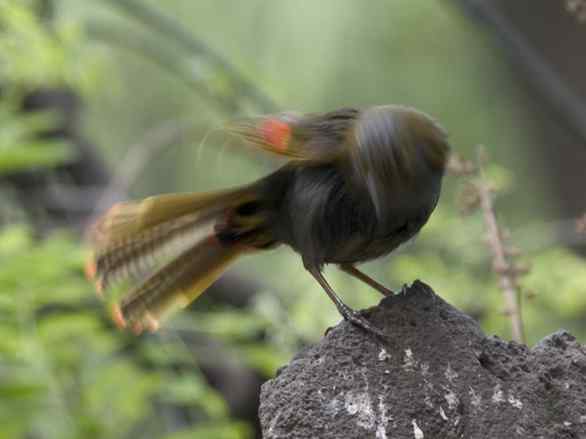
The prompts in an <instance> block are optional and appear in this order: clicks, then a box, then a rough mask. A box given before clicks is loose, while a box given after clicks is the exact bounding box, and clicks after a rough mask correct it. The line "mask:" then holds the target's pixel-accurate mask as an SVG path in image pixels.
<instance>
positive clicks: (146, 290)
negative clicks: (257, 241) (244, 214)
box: [113, 234, 245, 333]
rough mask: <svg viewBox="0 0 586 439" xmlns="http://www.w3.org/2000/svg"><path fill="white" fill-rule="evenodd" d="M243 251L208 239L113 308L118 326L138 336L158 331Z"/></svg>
mask: <svg viewBox="0 0 586 439" xmlns="http://www.w3.org/2000/svg"><path fill="white" fill-rule="evenodd" d="M243 251H245V248H244V247H242V246H238V245H229V246H225V245H223V244H221V243H220V242H219V241H218V240H217V239H216V238H215V237H214V235H213V234H210V235H208V236H207V237H206V238H205V239H203V240H202V241H201V242H200V243H198V244H197V245H195V246H194V247H193V248H191V249H190V250H188V251H186V252H184V253H183V254H181V255H180V256H178V257H177V258H175V259H174V260H172V261H171V262H169V263H168V264H166V265H164V266H163V267H162V268H160V269H159V270H158V271H157V272H155V273H154V274H153V275H152V276H150V277H148V278H147V279H146V280H144V281H143V283H142V284H140V285H139V286H138V287H136V288H135V289H134V290H132V291H131V292H130V293H129V294H127V295H126V296H125V297H124V298H123V299H122V301H121V302H120V303H119V304H116V305H114V308H113V315H114V320H115V322H116V323H117V324H118V325H119V326H120V327H126V326H127V325H128V326H130V327H131V328H132V330H133V331H134V332H136V333H140V332H142V330H143V329H149V330H156V329H157V328H158V326H159V322H160V321H161V319H163V318H164V317H165V316H166V315H168V314H169V313H171V312H172V311H174V310H176V309H177V308H184V307H185V306H187V305H188V304H189V303H191V302H193V301H194V300H195V299H197V298H198V297H199V295H200V294H201V293H203V291H205V290H206V289H207V288H208V287H209V286H210V285H211V284H212V283H213V282H214V281H215V280H216V279H217V278H218V277H219V276H220V275H221V274H222V272H223V271H224V270H225V269H226V268H227V266H228V265H229V263H230V262H232V261H233V260H234V259H235V258H236V257H237V256H238V255H239V254H240V253H242V252H243Z"/></svg>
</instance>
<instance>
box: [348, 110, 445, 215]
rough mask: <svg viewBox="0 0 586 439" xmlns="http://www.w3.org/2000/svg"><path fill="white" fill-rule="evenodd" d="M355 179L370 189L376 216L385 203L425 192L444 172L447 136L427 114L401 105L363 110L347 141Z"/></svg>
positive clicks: (379, 213)
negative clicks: (402, 195)
mask: <svg viewBox="0 0 586 439" xmlns="http://www.w3.org/2000/svg"><path fill="white" fill-rule="evenodd" d="M348 147H349V149H350V151H349V153H350V157H351V162H352V167H353V169H354V175H355V176H356V178H358V180H359V181H360V182H361V183H362V184H363V185H365V186H366V187H367V188H368V192H369V194H370V197H371V199H372V201H373V203H374V205H375V208H376V211H377V215H378V216H379V217H381V212H382V211H383V210H384V209H385V203H386V202H387V201H386V200H389V198H392V201H393V202H394V201H396V198H397V196H399V195H401V192H404V194H405V196H407V195H408V194H409V193H410V191H409V190H410V189H411V192H415V193H417V192H418V191H425V190H426V185H431V184H435V183H436V182H438V181H439V180H440V179H441V176H442V175H443V173H444V169H445V166H446V162H447V159H448V154H449V149H450V148H449V144H448V142H447V135H446V132H445V131H444V129H443V128H442V127H440V126H439V124H438V123H437V122H436V121H435V120H433V119H432V118H431V117H429V116H427V115H426V114H424V113H422V112H420V111H417V110H415V109H412V108H409V107H403V106H398V105H384V106H376V107H371V108H368V109H365V110H363V111H362V112H361V113H360V114H359V116H358V117H357V119H356V121H355V123H354V124H353V127H352V130H351V133H350V138H349V141H348Z"/></svg>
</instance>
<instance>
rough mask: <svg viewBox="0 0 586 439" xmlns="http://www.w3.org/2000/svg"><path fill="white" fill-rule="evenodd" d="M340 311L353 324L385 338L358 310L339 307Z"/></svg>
mask: <svg viewBox="0 0 586 439" xmlns="http://www.w3.org/2000/svg"><path fill="white" fill-rule="evenodd" d="M340 313H341V314H342V317H344V319H345V320H347V321H349V322H350V323H352V324H353V325H356V326H358V327H359V328H361V329H363V330H364V331H366V332H370V333H371V334H373V335H375V336H376V337H378V338H380V339H382V340H386V339H387V338H388V337H387V336H386V335H385V333H384V332H382V331H381V330H380V329H378V328H377V327H376V326H374V325H372V323H370V322H369V321H368V320H366V318H365V317H364V316H363V315H362V314H360V312H359V311H354V310H353V309H352V308H350V307H345V308H342V309H340Z"/></svg>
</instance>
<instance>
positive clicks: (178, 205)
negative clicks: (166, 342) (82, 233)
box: [86, 188, 252, 333]
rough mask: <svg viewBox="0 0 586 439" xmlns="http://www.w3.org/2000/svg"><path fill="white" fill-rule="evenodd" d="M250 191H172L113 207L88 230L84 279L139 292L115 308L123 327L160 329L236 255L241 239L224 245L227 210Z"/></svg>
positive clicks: (100, 285)
mask: <svg viewBox="0 0 586 439" xmlns="http://www.w3.org/2000/svg"><path fill="white" fill-rule="evenodd" d="M251 196H252V191H250V190H249V189H246V188H245V189H239V190H235V191H226V192H220V193H213V194H169V195H162V196H157V197H151V198H147V199H145V200H143V201H140V202H127V203H120V204H117V205H115V206H113V207H112V208H111V209H110V210H109V211H108V212H107V213H106V214H105V215H104V216H103V217H102V218H101V219H99V220H98V222H97V223H96V224H95V225H94V227H93V228H92V229H91V231H90V236H89V238H90V241H91V243H92V245H93V247H94V254H93V256H92V257H91V258H90V259H89V260H88V261H87V264H86V274H87V276H88V278H90V279H91V280H92V281H93V282H94V283H95V285H96V289H97V291H98V293H99V294H102V292H103V291H105V290H107V289H108V288H109V287H110V286H111V285H112V284H114V283H116V282H118V281H130V282H131V283H132V284H134V285H135V286H134V288H133V289H131V291H130V292H129V293H128V294H126V295H125V296H124V297H123V298H122V300H121V301H120V303H116V304H115V305H114V307H113V310H112V311H113V318H114V321H115V322H116V324H117V325H118V326H119V327H126V326H127V325H129V326H131V328H132V329H133V330H134V331H135V332H137V333H140V332H142V330H143V329H145V328H146V329H149V330H153V331H154V330H156V329H157V328H158V326H159V321H160V320H161V319H162V318H163V317H164V316H165V315H166V314H168V313H169V312H170V311H172V310H173V309H175V308H179V307H185V306H186V305H188V304H189V303H190V302H192V301H193V300H195V299H196V298H197V297H198V296H199V295H200V294H201V293H202V292H203V291H204V290H205V289H206V288H207V287H208V286H209V285H210V284H211V283H212V282H214V281H215V280H216V279H217V278H218V276H219V275H220V274H221V273H222V271H223V270H224V269H225V268H226V266H227V265H228V264H229V263H230V262H231V261H232V260H234V258H235V257H236V256H238V255H239V254H240V253H242V252H243V251H245V250H246V247H245V246H243V245H240V244H239V243H238V242H237V241H234V242H221V241H220V240H219V239H218V237H217V231H218V230H219V228H220V227H221V226H222V224H224V223H225V219H226V212H228V211H230V210H231V209H233V208H234V207H235V206H237V205H240V204H242V203H243V202H244V203H245V202H247V200H250V199H251Z"/></svg>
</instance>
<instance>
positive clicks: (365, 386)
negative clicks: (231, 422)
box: [259, 281, 586, 439]
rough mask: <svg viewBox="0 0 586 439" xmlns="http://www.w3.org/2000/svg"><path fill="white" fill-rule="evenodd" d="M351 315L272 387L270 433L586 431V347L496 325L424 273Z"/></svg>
mask: <svg viewBox="0 0 586 439" xmlns="http://www.w3.org/2000/svg"><path fill="white" fill-rule="evenodd" d="M366 315H367V317H368V318H369V320H370V321H371V322H372V323H373V324H375V325H376V326H377V327H379V328H382V329H383V330H384V332H385V333H386V334H388V335H389V338H388V340H387V341H380V340H377V339H376V338H374V337H373V336H371V335H370V334H367V333H365V332H364V331H362V330H360V329H359V328H356V327H355V326H353V325H351V324H349V323H347V322H342V323H340V324H339V325H337V326H336V327H335V328H333V329H332V330H330V331H329V332H328V334H327V335H326V336H325V337H324V338H323V339H322V340H321V341H320V342H319V343H318V344H316V345H315V346H312V347H309V348H307V349H305V350H304V351H302V352H300V353H299V354H297V355H296V356H295V358H293V360H292V361H291V363H290V364H289V365H287V366H286V367H283V368H281V369H280V370H279V372H278V374H277V376H276V377H275V378H274V379H272V380H270V381H268V382H266V383H265V384H264V385H263V387H262V392H261V405H260V412H259V413H260V421H261V425H262V430H263V438H265V439H277V438H279V439H293V438H303V439H308V438H320V439H327V438H337V439H341V438H343V439H352V438H356V439H358V438H360V439H364V438H375V439H391V438H392V439H402V438H410V439H425V438H428V439H449V438H459V439H461V438H466V439H483V438H486V439H508V438H515V437H519V438H532V439H538V438H543V439H557V438H586V347H585V346H582V345H580V344H579V343H577V342H576V340H575V339H574V337H573V336H571V335H570V334H568V333H567V332H563V331H561V332H557V333H555V334H553V335H550V336H549V337H547V338H545V339H544V340H543V341H541V342H540V343H539V344H537V345H536V346H535V347H534V348H533V349H529V348H527V347H526V346H524V345H519V344H517V343H514V342H505V341H503V340H500V339H499V338H497V337H486V336H485V335H484V334H483V332H482V331H481V329H480V328H479V326H478V324H477V323H476V322H475V321H474V320H473V319H472V318H470V317H468V316H466V315H465V314H463V313H461V312H460V311H458V310H457V309H455V308H453V307H452V306H450V305H449V304H447V303H446V302H445V301H443V300H442V299H441V298H440V297H438V296H437V295H435V293H434V292H433V291H432V290H431V288H429V287H428V286H427V285H425V284H423V283H421V282H419V281H417V282H415V283H414V284H413V285H412V286H411V287H409V288H408V289H406V290H405V292H404V293H402V294H399V295H396V296H392V297H387V298H385V299H383V300H382V301H381V303H380V304H379V305H378V306H377V307H374V308H372V309H370V310H368V311H367V312H366Z"/></svg>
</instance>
